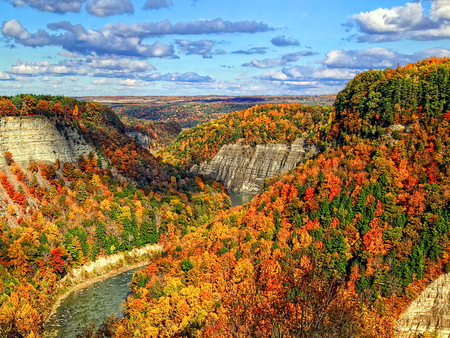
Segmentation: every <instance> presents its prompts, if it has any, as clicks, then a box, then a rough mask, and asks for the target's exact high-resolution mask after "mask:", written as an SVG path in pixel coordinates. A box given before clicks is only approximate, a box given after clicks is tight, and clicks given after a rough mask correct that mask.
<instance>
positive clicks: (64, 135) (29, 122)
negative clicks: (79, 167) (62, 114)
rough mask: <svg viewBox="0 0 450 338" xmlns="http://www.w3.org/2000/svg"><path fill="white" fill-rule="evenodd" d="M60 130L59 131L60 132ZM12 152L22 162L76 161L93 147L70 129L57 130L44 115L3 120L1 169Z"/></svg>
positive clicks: (0, 133)
mask: <svg viewBox="0 0 450 338" xmlns="http://www.w3.org/2000/svg"><path fill="white" fill-rule="evenodd" d="M58 129H59V130H58ZM6 151H8V152H10V153H12V154H13V158H14V160H15V161H16V162H18V163H23V164H26V163H28V162H31V161H44V162H45V161H48V162H55V161H56V160H57V159H59V161H61V162H76V161H77V159H78V156H79V155H81V154H83V155H86V154H89V153H90V152H91V151H93V148H92V147H91V146H89V145H88V144H87V143H86V142H85V141H84V139H83V138H82V137H81V135H80V134H79V133H78V132H77V131H76V130H75V129H73V128H71V127H70V126H64V127H61V128H57V127H56V125H55V124H54V123H53V122H52V121H50V120H49V119H48V118H46V117H44V116H26V117H15V116H14V117H13V116H9V117H2V118H0V166H4V165H6V161H5V159H4V156H3V154H4V153H5V152H6Z"/></svg>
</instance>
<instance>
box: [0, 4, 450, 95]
mask: <svg viewBox="0 0 450 338" xmlns="http://www.w3.org/2000/svg"><path fill="white" fill-rule="evenodd" d="M0 6H1V7H0V22H1V31H0V33H1V34H0V49H1V50H0V96H1V95H8V96H10V95H16V94H19V93H33V94H53V95H65V96H72V97H77V96H88V95H89V96H94V95H98V96H103V95H107V96H116V95H139V96H141V95H211V94H219V95H303V94H312V95H316V94H336V93H337V92H339V91H340V90H341V89H342V88H343V87H344V86H345V84H346V83H347V82H348V81H349V80H350V79H352V78H353V77H354V76H355V74H357V73H359V72H362V71H365V70H368V69H384V68H396V67H397V66H398V65H405V64H407V63H410V62H416V61H418V60H421V59H424V58H428V57H431V56H438V57H443V56H450V50H449V48H450V0H427V1H413V2H406V1H401V0H399V1H397V0H316V1H311V0H276V1H275V0H227V1H217V0H215V1H213V0H0Z"/></svg>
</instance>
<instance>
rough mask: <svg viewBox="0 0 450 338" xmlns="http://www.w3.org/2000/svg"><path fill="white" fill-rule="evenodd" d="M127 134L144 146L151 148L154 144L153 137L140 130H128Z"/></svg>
mask: <svg viewBox="0 0 450 338" xmlns="http://www.w3.org/2000/svg"><path fill="white" fill-rule="evenodd" d="M126 134H127V135H128V136H129V137H131V138H133V139H134V141H135V142H136V143H137V144H139V145H140V146H141V147H142V148H146V149H147V148H149V147H150V145H151V144H152V139H151V138H150V137H149V136H148V135H145V134H144V133H141V132H139V131H127V132H126Z"/></svg>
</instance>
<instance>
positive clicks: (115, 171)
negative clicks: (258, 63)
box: [0, 95, 230, 337]
mask: <svg viewBox="0 0 450 338" xmlns="http://www.w3.org/2000/svg"><path fill="white" fill-rule="evenodd" d="M0 106H1V108H0V111H1V114H2V115H7V116H18V117H17V119H22V121H23V123H26V121H27V119H31V118H33V119H34V120H35V119H36V116H38V117H39V115H42V116H41V117H40V118H41V119H42V120H50V121H51V122H52V123H54V124H55V125H56V127H57V129H58V130H59V131H61V132H63V131H64V130H66V129H68V128H69V127H70V128H74V129H75V130H77V131H78V132H79V133H80V135H81V136H82V137H83V138H84V139H85V140H86V142H88V143H89V144H90V145H91V146H92V148H93V149H94V150H95V151H93V152H92V153H90V154H88V155H86V156H83V155H80V156H79V157H78V158H74V159H73V161H71V162H66V163H61V162H59V161H58V160H57V161H56V162H55V163H48V162H42V161H35V162H34V161H33V162H30V163H19V162H16V161H15V159H14V155H13V154H12V153H10V152H5V153H4V154H2V155H1V156H4V158H5V162H4V163H5V165H4V166H3V167H2V168H0V184H1V188H0V196H1V201H0V336H1V337H40V336H41V334H42V333H43V332H42V324H43V322H44V321H45V319H46V318H47V317H48V315H49V312H50V309H51V305H52V303H53V302H54V301H55V299H56V296H57V295H58V293H59V292H60V291H61V289H60V288H61V286H62V285H61V284H60V280H61V278H62V277H63V276H65V275H66V274H67V273H68V272H69V271H70V270H72V269H73V268H76V267H79V266H81V265H83V264H85V263H87V262H89V261H93V260H95V259H96V258H97V257H99V256H101V255H103V256H104V255H109V254H113V253H116V252H124V251H128V250H131V249H132V248H133V247H141V246H143V245H145V244H147V243H158V242H161V243H164V242H165V241H166V240H168V239H170V238H172V237H176V236H180V235H181V233H185V234H187V233H189V232H190V231H192V230H193V229H194V228H195V227H196V226H198V225H199V224H202V223H203V222H205V221H207V220H208V219H209V215H213V214H215V213H216V212H217V211H218V210H220V209H223V208H227V207H229V203H230V201H229V198H228V196H227V195H226V194H225V192H224V191H223V187H222V186H221V185H220V184H217V183H214V184H213V185H212V186H211V185H206V184H204V183H203V182H202V181H200V180H197V181H195V180H194V179H191V178H188V177H186V176H185V175H183V173H182V172H180V171H178V170H177V169H176V168H171V167H169V166H167V165H163V164H161V163H160V162H159V160H157V159H156V158H155V157H153V155H151V154H150V153H149V152H148V151H147V150H146V149H144V148H142V147H140V146H139V145H138V144H136V143H135V142H134V141H133V139H132V138H130V137H128V136H126V134H125V131H126V130H127V128H126V126H124V125H123V124H122V122H121V121H120V120H119V119H118V118H117V116H116V115H115V114H114V113H113V112H112V111H111V110H110V109H109V108H107V107H105V106H103V105H101V104H98V103H94V102H84V101H78V100H74V99H71V98H67V97H54V96H35V95H21V96H16V97H12V98H8V97H3V98H1V99H0ZM9 118H11V117H9ZM2 137H3V136H2ZM24 146H26V144H25V145H24ZM33 146H36V144H33Z"/></svg>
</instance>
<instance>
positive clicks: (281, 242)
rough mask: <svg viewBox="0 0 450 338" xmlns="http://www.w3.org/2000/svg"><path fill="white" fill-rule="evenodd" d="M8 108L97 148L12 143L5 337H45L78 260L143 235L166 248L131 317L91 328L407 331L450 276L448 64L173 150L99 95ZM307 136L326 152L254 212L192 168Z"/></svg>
mask: <svg viewBox="0 0 450 338" xmlns="http://www.w3.org/2000/svg"><path fill="white" fill-rule="evenodd" d="M41 101H46V102H47V103H45V102H44V103H41ZM45 105H46V109H41V108H39V109H38V107H39V106H41V107H44V106H45ZM55 106H57V107H58V106H59V107H61V108H57V109H55V108H54V107H55ZM0 110H1V111H2V112H3V113H2V114H4V115H20V116H26V115H27V114H43V115H45V116H48V118H50V119H54V120H55V121H56V122H57V123H59V124H60V125H64V124H70V125H73V126H75V127H76V128H78V129H79V130H80V132H81V133H82V134H83V135H84V136H85V137H86V139H87V140H90V142H91V143H92V144H94V145H95V148H96V154H91V155H89V156H86V157H80V158H79V159H78V161H77V164H76V165H75V164H70V163H55V164H48V163H30V164H29V165H28V166H27V167H22V166H20V165H19V164H18V163H16V162H15V161H14V158H13V157H12V156H11V154H5V155H4V156H5V160H6V162H7V163H8V165H7V168H5V170H3V174H1V175H0V183H1V185H2V187H3V189H4V191H5V195H4V199H5V200H4V201H3V202H4V208H6V209H7V210H5V213H4V215H3V218H2V227H1V230H0V269H2V272H1V274H0V290H1V296H0V297H1V298H0V336H1V335H3V336H8V335H9V336H12V337H39V336H41V335H42V326H41V325H42V322H43V321H44V318H45V314H46V309H47V308H48V306H49V304H51V303H52V301H53V299H54V294H55V293H57V292H58V283H57V282H58V280H59V279H60V278H61V277H62V276H63V275H64V274H65V273H66V272H67V271H68V270H69V269H71V268H73V267H76V266H80V265H81V264H83V263H85V262H87V261H89V260H92V259H94V258H95V257H98V256H99V255H101V254H111V253H113V252H117V251H122V250H123V251H125V250H129V249H131V248H132V247H139V246H141V245H143V244H145V243H156V242H159V243H160V244H162V245H163V247H164V249H163V251H162V252H161V253H159V254H157V255H155V256H154V257H153V258H151V259H150V261H149V265H148V266H147V267H145V268H143V269H141V270H139V271H138V272H137V273H135V275H134V277H133V280H132V286H131V289H132V293H131V295H130V296H129V297H128V299H127V304H126V316H125V317H124V318H123V319H118V318H110V319H109V320H108V321H107V322H106V323H105V324H104V325H102V326H101V327H99V328H93V327H89V328H86V329H85V330H84V331H83V332H81V333H80V337H86V338H87V337H105V336H106V337H273V338H281V337H394V336H395V332H396V331H395V326H396V322H397V320H398V318H399V316H400V315H401V314H402V313H403V311H404V310H405V309H406V307H407V306H408V304H409V303H411V301H412V300H414V299H415V298H416V297H417V296H418V295H419V294H420V292H421V291H422V290H423V289H424V288H425V287H426V286H427V285H429V284H430V282H431V281H433V280H434V279H436V278H437V277H439V276H440V275H442V274H443V273H447V272H450V255H449V249H450V238H449V234H450V170H449V168H450V165H449V164H450V135H449V133H450V59H447V58H443V59H439V58H430V59H425V60H422V61H420V62H418V63H415V64H409V65H407V66H405V67H398V68H396V69H386V70H379V71H378V70H371V71H368V72H364V73H361V74H359V75H357V76H356V77H355V78H354V79H353V80H351V81H350V82H349V83H348V84H347V86H346V87H345V88H344V89H343V90H342V91H341V92H340V93H338V95H337V97H336V101H335V103H334V105H333V106H332V107H323V106H304V105H299V104H275V105H270V104H269V105H258V106H255V107H252V108H248V109H244V110H241V111H237V112H234V113H231V114H228V115H226V116H224V117H222V118H220V119H217V120H213V121H211V122H208V123H206V124H203V125H199V126H196V127H195V128H192V129H190V130H185V131H183V132H182V133H180V134H179V135H178V137H177V138H176V139H175V140H174V141H173V142H172V143H170V144H169V145H168V146H167V147H165V148H163V149H161V150H159V152H158V155H157V157H155V156H153V155H152V154H151V153H150V152H148V151H147V150H146V149H143V148H142V147H140V146H139V145H138V144H136V143H135V142H134V140H133V139H132V138H129V137H127V136H126V135H125V134H124V131H125V129H126V126H125V125H124V124H123V123H122V122H121V121H120V119H119V118H117V116H116V115H115V114H114V113H113V112H112V111H111V110H110V109H109V108H107V107H105V106H103V105H100V104H98V103H94V102H84V101H78V100H75V99H70V98H65V97H47V96H45V97H39V96H33V95H23V96H18V97H11V98H10V97H4V98H2V99H1V100H0ZM23 118H26V117H23ZM299 136H306V137H307V140H308V142H310V143H313V144H318V145H320V146H321V148H322V149H323V151H322V152H321V154H319V155H318V156H317V157H315V158H309V159H307V160H305V161H304V162H302V163H301V164H300V165H299V166H298V167H297V168H295V169H294V170H292V171H290V172H288V173H286V174H285V175H283V176H282V177H281V178H276V179H272V180H270V181H269V182H267V184H266V187H265V188H264V191H263V192H262V193H261V194H259V195H257V196H255V197H254V198H253V200H252V201H251V202H250V203H247V204H245V205H243V206H240V207H233V208H230V200H229V197H228V195H227V191H225V189H224V188H223V185H222V184H221V183H219V182H208V181H205V180H204V179H202V178H201V177H190V176H189V174H188V173H187V170H186V169H188V168H189V166H190V165H192V164H195V163H198V162H201V161H207V160H209V159H211V158H212V157H213V156H214V154H215V153H217V151H218V150H219V149H220V147H221V145H223V144H226V143H230V142H242V143H243V144H266V143H276V142H278V143H286V144H289V143H290V142H292V141H293V140H294V139H295V138H297V137H299ZM426 335H427V334H426ZM426 335H425V336H426ZM428 336H429V337H431V336H433V334H430V335H428ZM434 336H436V335H435V334H434Z"/></svg>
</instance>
